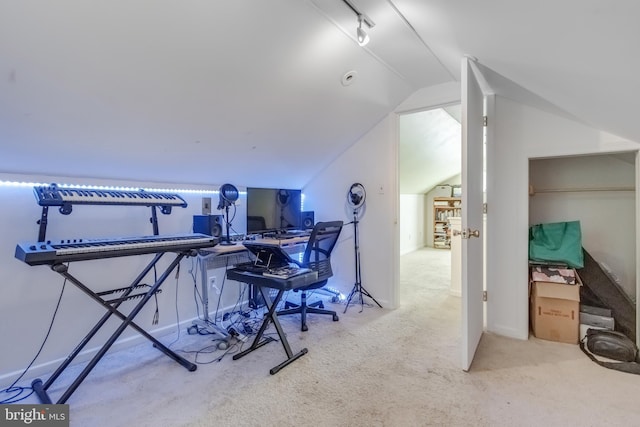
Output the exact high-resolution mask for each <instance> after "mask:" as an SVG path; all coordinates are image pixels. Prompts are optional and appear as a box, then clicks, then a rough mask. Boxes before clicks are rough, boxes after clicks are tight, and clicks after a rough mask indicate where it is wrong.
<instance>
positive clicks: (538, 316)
mask: <svg viewBox="0 0 640 427" xmlns="http://www.w3.org/2000/svg"><path fill="white" fill-rule="evenodd" d="M576 277H577V276H576ZM577 281H578V282H579V283H578V284H575V285H565V284H560V283H551V282H531V296H530V306H531V312H530V316H531V328H532V329H533V335H535V337H536V338H541V339H545V340H550V341H558V342H564V343H570V344H577V343H578V339H579V337H580V285H581V283H580V278H577Z"/></svg>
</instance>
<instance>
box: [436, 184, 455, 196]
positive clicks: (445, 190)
mask: <svg viewBox="0 0 640 427" xmlns="http://www.w3.org/2000/svg"><path fill="white" fill-rule="evenodd" d="M433 197H451V186H450V185H437V186H436V187H435V188H434V189H433Z"/></svg>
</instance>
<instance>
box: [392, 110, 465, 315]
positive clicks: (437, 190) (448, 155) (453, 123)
mask: <svg viewBox="0 0 640 427" xmlns="http://www.w3.org/2000/svg"><path fill="white" fill-rule="evenodd" d="M460 123H461V105H460V104H459V103H455V104H449V105H444V106H440V107H436V108H432V109H428V110H423V111H419V112H412V113H405V114H402V115H400V116H399V125H398V128H399V138H398V141H399V143H398V145H399V147H398V185H399V197H400V207H399V211H400V213H399V222H400V225H399V234H400V236H399V251H400V257H401V262H400V277H401V282H400V286H401V294H400V303H401V304H402V302H403V300H405V301H406V299H407V298H411V295H410V293H409V294H407V292H406V291H405V290H404V289H402V288H403V283H406V282H405V281H404V280H402V278H403V277H409V276H412V275H419V274H422V273H423V272H424V271H427V270H430V267H429V266H431V265H439V266H440V267H438V268H439V269H440V270H442V269H443V268H444V269H446V270H447V271H446V272H444V273H446V275H447V278H448V279H447V280H448V283H449V282H450V274H451V269H450V264H451V260H450V257H451V253H450V250H449V249H433V247H434V208H433V203H434V197H435V196H438V195H446V194H444V193H443V192H442V191H443V188H441V187H444V188H449V189H450V190H449V191H452V190H451V189H452V188H454V187H455V186H458V185H459V184H460V182H461V181H460V173H461V146H460V141H461V124H460ZM444 191H446V190H444ZM448 195H449V196H451V195H452V194H451V192H450V193H449V194H448ZM409 255H410V256H409ZM443 257H445V258H446V259H443ZM420 258H424V259H420ZM431 273H436V272H435V271H431ZM434 277H435V276H434ZM440 279H442V278H441V277H440V278H439V279H438V281H439V283H441V282H440ZM447 286H449V285H447Z"/></svg>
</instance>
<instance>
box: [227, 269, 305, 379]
mask: <svg viewBox="0 0 640 427" xmlns="http://www.w3.org/2000/svg"><path fill="white" fill-rule="evenodd" d="M227 279H229V280H236V281H238V282H242V283H248V284H250V285H254V286H257V287H258V289H260V293H261V294H262V297H263V298H264V301H265V304H266V306H267V308H268V310H269V311H268V312H267V314H266V315H265V317H264V320H263V321H262V325H261V326H260V329H259V330H258V333H257V334H256V336H255V338H254V339H253V343H252V344H251V347H249V348H248V349H246V350H244V351H242V352H240V353H237V354H234V355H233V360H238V359H240V358H241V357H244V356H246V355H247V354H249V353H251V352H252V351H254V350H257V349H258V348H260V347H262V346H263V345H265V344H268V343H270V342H271V341H275V339H274V338H272V337H265V338H264V339H263V335H264V332H265V330H266V329H267V327H268V326H269V323H270V322H273V326H274V327H275V328H276V331H277V332H278V337H279V338H280V343H282V347H283V348H284V351H285V353H286V355H287V359H286V360H285V361H284V362H282V363H280V364H279V365H277V366H274V367H273V368H271V369H270V370H269V373H270V374H271V375H275V374H277V373H278V372H279V371H280V370H281V369H282V368H284V367H285V366H287V365H289V364H290V363H291V362H294V361H295V360H297V359H299V358H300V357H302V356H304V355H305V354H307V353H308V350H307V349H306V348H303V349H302V350H300V351H299V352H298V353H296V354H293V351H292V350H291V346H290V345H289V341H288V340H287V336H286V334H285V333H284V331H283V330H282V326H281V325H280V321H279V320H278V315H277V314H276V308H277V306H278V304H279V303H280V300H281V299H282V296H283V295H284V292H285V291H287V290H290V289H295V288H298V287H301V286H305V285H308V284H310V283H313V282H314V281H317V280H318V272H316V271H311V272H309V273H305V274H301V275H298V276H294V277H291V278H289V279H279V278H270V277H265V276H263V275H261V274H255V273H251V272H248V271H242V270H239V269H230V270H227ZM269 289H277V290H278V293H277V295H276V297H275V299H274V300H271V296H270V295H269Z"/></svg>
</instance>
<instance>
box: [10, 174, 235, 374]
mask: <svg viewBox="0 0 640 427" xmlns="http://www.w3.org/2000/svg"><path fill="white" fill-rule="evenodd" d="M0 180H3V181H4V180H14V181H24V182H39V183H51V182H57V183H77V184H89V185H90V184H93V185H112V186H131V187H134V188H140V187H147V188H176V186H174V185H170V184H166V183H140V182H119V181H106V180H92V179H80V178H69V177H41V176H16V175H6V174H3V175H0ZM218 187H219V186H211V187H209V188H206V187H203V186H200V187H195V186H193V187H189V188H191V189H201V190H208V191H212V190H217V189H218ZM182 188H183V189H184V188H186V187H185V186H183V187H182ZM175 192H176V193H178V194H180V195H181V196H182V197H183V198H184V199H185V200H186V201H187V203H188V205H189V206H188V207H187V208H173V212H172V214H171V215H163V214H161V213H158V221H159V231H160V234H171V233H190V232H191V231H192V218H193V215H199V214H201V212H202V201H201V198H202V197H203V196H206V197H211V198H212V199H213V201H212V204H213V209H214V213H218V212H217V211H215V207H216V206H217V195H214V194H212V192H210V193H207V194H194V193H180V190H176V191H175ZM242 197H244V196H242ZM242 201H243V200H242V199H241V200H240V202H241V203H240V206H239V208H238V212H237V213H236V218H237V221H235V222H234V229H236V230H238V229H239V230H241V231H240V232H243V230H244V228H245V225H244V223H245V215H246V214H245V213H244V211H242V210H241V209H242V206H243V205H244V203H242ZM0 204H2V206H4V208H3V209H1V210H0V224H2V236H3V242H4V243H3V244H2V245H0V271H2V275H3V282H4V283H3V286H2V298H0V337H2V347H3V349H5V350H8V349H10V351H3V352H2V353H1V354H0V384H2V385H5V386H6V385H9V384H11V382H12V381H13V380H15V378H17V376H18V374H19V373H21V372H22V370H23V369H24V368H26V367H27V365H28V363H29V362H30V361H31V360H32V358H33V357H34V356H35V355H36V352H37V350H38V348H39V347H40V345H41V343H42V341H43V340H44V338H45V335H46V332H47V328H48V327H49V324H50V322H51V319H52V316H53V315H54V312H55V310H56V302H57V300H58V298H59V296H60V293H61V290H62V289H63V287H64V295H63V297H62V301H61V303H60V307H59V309H58V312H57V315H56V319H55V322H54V325H53V328H52V331H51V335H50V337H49V339H48V341H47V343H46V345H45V346H44V349H43V351H42V353H41V354H40V356H39V357H38V359H37V360H36V362H35V365H34V367H33V368H32V369H31V370H30V371H29V374H28V375H27V378H33V377H35V376H38V375H41V374H42V373H44V372H50V371H51V370H52V369H54V368H55V367H57V365H58V362H59V361H60V359H61V358H64V357H66V356H67V355H68V354H69V352H71V350H73V348H74V347H75V346H76V345H77V344H78V343H79V341H80V339H81V338H82V337H84V336H85V334H86V333H87V332H88V331H89V329H90V328H91V327H92V326H93V325H94V324H95V322H96V321H97V320H98V319H99V318H100V317H101V316H102V315H103V314H104V313H105V310H104V309H103V308H102V307H101V306H100V305H98V304H97V303H96V302H95V301H93V300H91V299H90V298H89V297H88V296H86V295H85V294H84V293H81V292H80V291H79V290H78V289H77V288H76V287H75V286H74V285H72V284H71V283H67V284H66V285H65V284H64V282H63V278H62V276H60V275H58V274H57V273H55V272H53V271H51V269H50V268H49V267H48V266H33V267H32V266H29V265H27V264H25V263H23V262H21V261H19V260H18V259H16V258H15V257H14V251H15V247H16V244H17V243H18V242H35V241H37V237H38V225H37V224H36V221H37V220H39V219H40V215H41V212H42V209H41V208H40V206H38V204H37V202H36V199H35V197H34V194H33V186H24V187H16V186H5V185H0ZM150 217H151V210H150V208H146V207H123V206H81V205H76V206H74V207H73V211H72V213H71V214H70V215H61V214H60V213H59V212H58V210H57V208H51V209H50V210H49V224H48V228H47V239H50V240H52V241H55V240H60V239H65V240H66V239H73V238H83V239H86V238H102V237H127V236H142V235H151V234H153V231H152V228H151V224H150V222H149V218H150ZM151 258H152V256H151V255H142V256H134V257H124V258H112V259H104V260H93V261H84V262H75V263H71V264H70V272H71V274H73V275H74V276H76V277H77V278H78V279H79V280H81V281H82V282H83V283H85V284H86V285H87V286H88V287H89V288H91V289H93V290H99V291H101V290H108V289H113V288H119V287H124V286H127V285H129V284H130V283H131V282H132V281H133V279H135V277H136V276H137V275H138V274H139V273H140V272H141V271H142V269H143V267H144V266H145V265H146V264H147V263H148V262H149V261H150V260H151ZM165 258H166V259H165ZM172 259H173V256H172V255H171V254H166V255H165V256H164V258H163V259H162V260H161V262H160V263H159V264H158V267H159V268H158V274H160V273H161V272H162V270H161V268H162V266H167V265H168V264H169V262H170V261H171V260H172ZM196 259H197V258H188V259H185V260H183V261H182V263H181V268H180V276H179V278H178V279H175V276H174V275H171V277H170V278H169V279H168V280H167V281H166V282H165V283H164V284H163V286H162V287H161V289H162V290H163V292H162V293H161V294H159V295H158V302H159V308H160V318H159V323H158V324H157V325H153V324H152V319H153V315H154V311H155V304H154V300H153V299H152V300H151V301H150V302H149V303H148V304H147V306H145V308H144V309H143V310H142V311H141V312H140V314H139V315H138V317H137V318H136V323H138V324H139V325H140V326H141V327H143V328H145V329H146V330H147V331H150V332H152V333H153V334H154V335H158V336H160V335H167V334H169V335H168V336H167V337H166V340H164V339H163V340H162V341H169V342H170V341H171V340H173V339H174V338H175V333H176V331H177V329H176V323H177V317H178V315H179V318H180V321H181V322H182V324H183V325H188V324H190V323H191V321H192V320H193V319H194V318H195V317H196V312H197V310H196V303H195V302H194V278H193V276H192V274H194V275H196V276H197V279H196V280H197V283H198V286H199V285H200V277H199V270H198V269H197V267H196V264H195V262H196ZM212 274H217V273H216V271H212ZM222 277H223V275H221V277H220V278H219V280H218V286H219V287H222ZM144 283H147V284H152V283H153V277H150V278H148V279H147V280H145V281H144ZM234 285H235V286H234ZM176 286H177V289H176ZM239 291H240V289H239V286H238V284H237V283H235V282H229V283H227V286H226V288H225V290H224V292H223V300H222V303H221V305H222V308H226V307H229V306H232V305H233V304H234V303H235V301H236V300H237V298H238V295H239ZM176 295H177V306H178V312H177V313H176ZM212 298H213V300H212V301H210V303H211V306H210V309H211V310H214V309H215V304H214V303H215V302H217V299H215V298H216V296H215V295H214V296H213V297H212ZM136 301H137V300H134V302H127V303H125V304H123V306H122V307H123V310H125V307H132V305H133V304H135V302H136ZM200 313H202V311H200ZM118 325H119V322H117V321H115V320H114V321H113V322H109V323H107V325H106V326H105V328H104V332H100V333H99V334H98V337H97V338H96V339H94V340H92V341H91V342H90V343H89V345H88V346H87V349H91V348H96V347H99V346H101V345H102V343H103V342H104V340H105V339H106V338H107V337H108V336H109V335H110V334H111V332H112V331H113V330H114V329H115V328H116V327H117V326H118ZM181 333H186V332H185V330H184V328H183V329H182V332H181ZM123 337H129V338H132V340H130V341H131V342H129V343H126V344H124V345H131V344H133V343H134V342H139V341H140V340H143V339H144V338H140V337H139V334H137V333H136V332H135V331H133V330H131V329H130V328H129V329H128V330H126V331H125V333H124V334H123ZM121 344H123V343H122V342H121V343H120V344H118V345H121ZM87 358H88V356H86V355H83V356H82V357H79V358H78V361H80V360H87Z"/></svg>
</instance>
